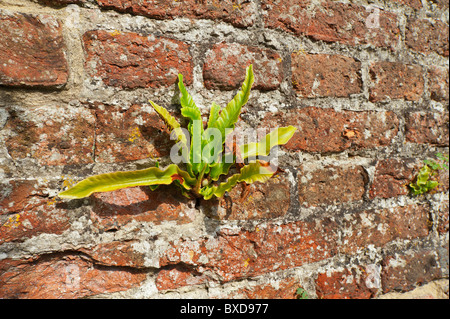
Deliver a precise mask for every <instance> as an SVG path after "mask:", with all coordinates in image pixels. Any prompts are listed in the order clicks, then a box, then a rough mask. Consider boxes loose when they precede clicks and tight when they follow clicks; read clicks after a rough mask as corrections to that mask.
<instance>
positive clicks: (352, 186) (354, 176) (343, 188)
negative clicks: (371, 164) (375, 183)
mask: <svg viewBox="0 0 450 319" xmlns="http://www.w3.org/2000/svg"><path fill="white" fill-rule="evenodd" d="M307 166H309V165H302V166H301V167H300V170H299V174H298V176H299V181H298V192H299V201H300V203H301V205H303V206H317V205H336V204H341V203H345V202H351V201H358V200H362V198H363V195H364V192H365V184H366V183H367V173H366V172H365V171H364V169H363V168H362V167H361V166H356V167H340V166H327V167H324V168H319V169H314V170H311V168H310V167H307ZM324 194H326V196H324Z"/></svg>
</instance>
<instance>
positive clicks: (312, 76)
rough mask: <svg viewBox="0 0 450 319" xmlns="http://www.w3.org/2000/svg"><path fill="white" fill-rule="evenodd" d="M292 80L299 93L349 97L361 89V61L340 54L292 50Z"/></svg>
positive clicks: (314, 95) (303, 95)
mask: <svg viewBox="0 0 450 319" xmlns="http://www.w3.org/2000/svg"><path fill="white" fill-rule="evenodd" d="M291 59H292V84H293V86H294V89H295V90H296V92H297V94H298V95H299V96H300V97H323V96H332V97H348V96H349V95H351V94H357V93H361V89H362V81H361V74H360V69H361V63H360V62H357V61H355V60H354V59H352V58H349V57H345V56H342V55H329V54H305V53H298V52H295V53H293V54H292V55H291Z"/></svg>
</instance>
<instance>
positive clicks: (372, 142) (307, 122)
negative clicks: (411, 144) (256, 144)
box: [262, 107, 399, 153]
mask: <svg viewBox="0 0 450 319" xmlns="http://www.w3.org/2000/svg"><path fill="white" fill-rule="evenodd" d="M286 125H293V126H295V127H297V131H296V133H295V134H294V136H293V137H292V139H291V140H290V141H289V142H288V143H287V144H286V145H285V146H284V147H285V148H286V149H288V150H293V151H306V152H319V153H329V152H333V153H336V152H342V151H344V150H347V149H351V150H358V149H365V148H375V147H379V146H387V145H390V144H391V141H392V139H393V138H394V137H395V136H397V133H398V127H399V121H398V118H397V116H396V115H395V113H393V112H390V111H386V112H371V111H363V112H354V111H335V110H333V109H331V108H330V109H322V108H317V107H305V108H302V109H299V110H293V111H288V112H286V113H282V112H280V113H276V114H268V115H267V116H266V117H265V118H264V119H263V121H262V126H264V127H277V126H286Z"/></svg>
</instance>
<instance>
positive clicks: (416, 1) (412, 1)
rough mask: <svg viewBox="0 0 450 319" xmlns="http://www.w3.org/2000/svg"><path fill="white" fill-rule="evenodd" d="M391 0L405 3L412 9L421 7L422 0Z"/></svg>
mask: <svg viewBox="0 0 450 319" xmlns="http://www.w3.org/2000/svg"><path fill="white" fill-rule="evenodd" d="M391 1H393V2H397V3H399V4H403V5H406V6H408V7H411V8H413V9H420V8H422V7H423V6H422V2H421V1H420V0H391Z"/></svg>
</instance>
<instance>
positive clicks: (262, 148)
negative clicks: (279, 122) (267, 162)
mask: <svg viewBox="0 0 450 319" xmlns="http://www.w3.org/2000/svg"><path fill="white" fill-rule="evenodd" d="M296 130H297V129H296V128H295V127H293V126H287V127H279V128H277V129H276V130H273V131H272V132H270V133H269V134H267V135H266V136H265V137H263V138H262V139H261V140H260V142H259V143H249V144H245V145H241V146H240V147H239V148H240V152H241V157H242V159H246V158H248V157H255V156H267V155H269V153H270V150H271V149H272V148H273V147H274V146H276V145H283V144H286V143H287V142H288V141H289V140H290V139H291V137H292V136H293V135H294V133H295V131H296Z"/></svg>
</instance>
